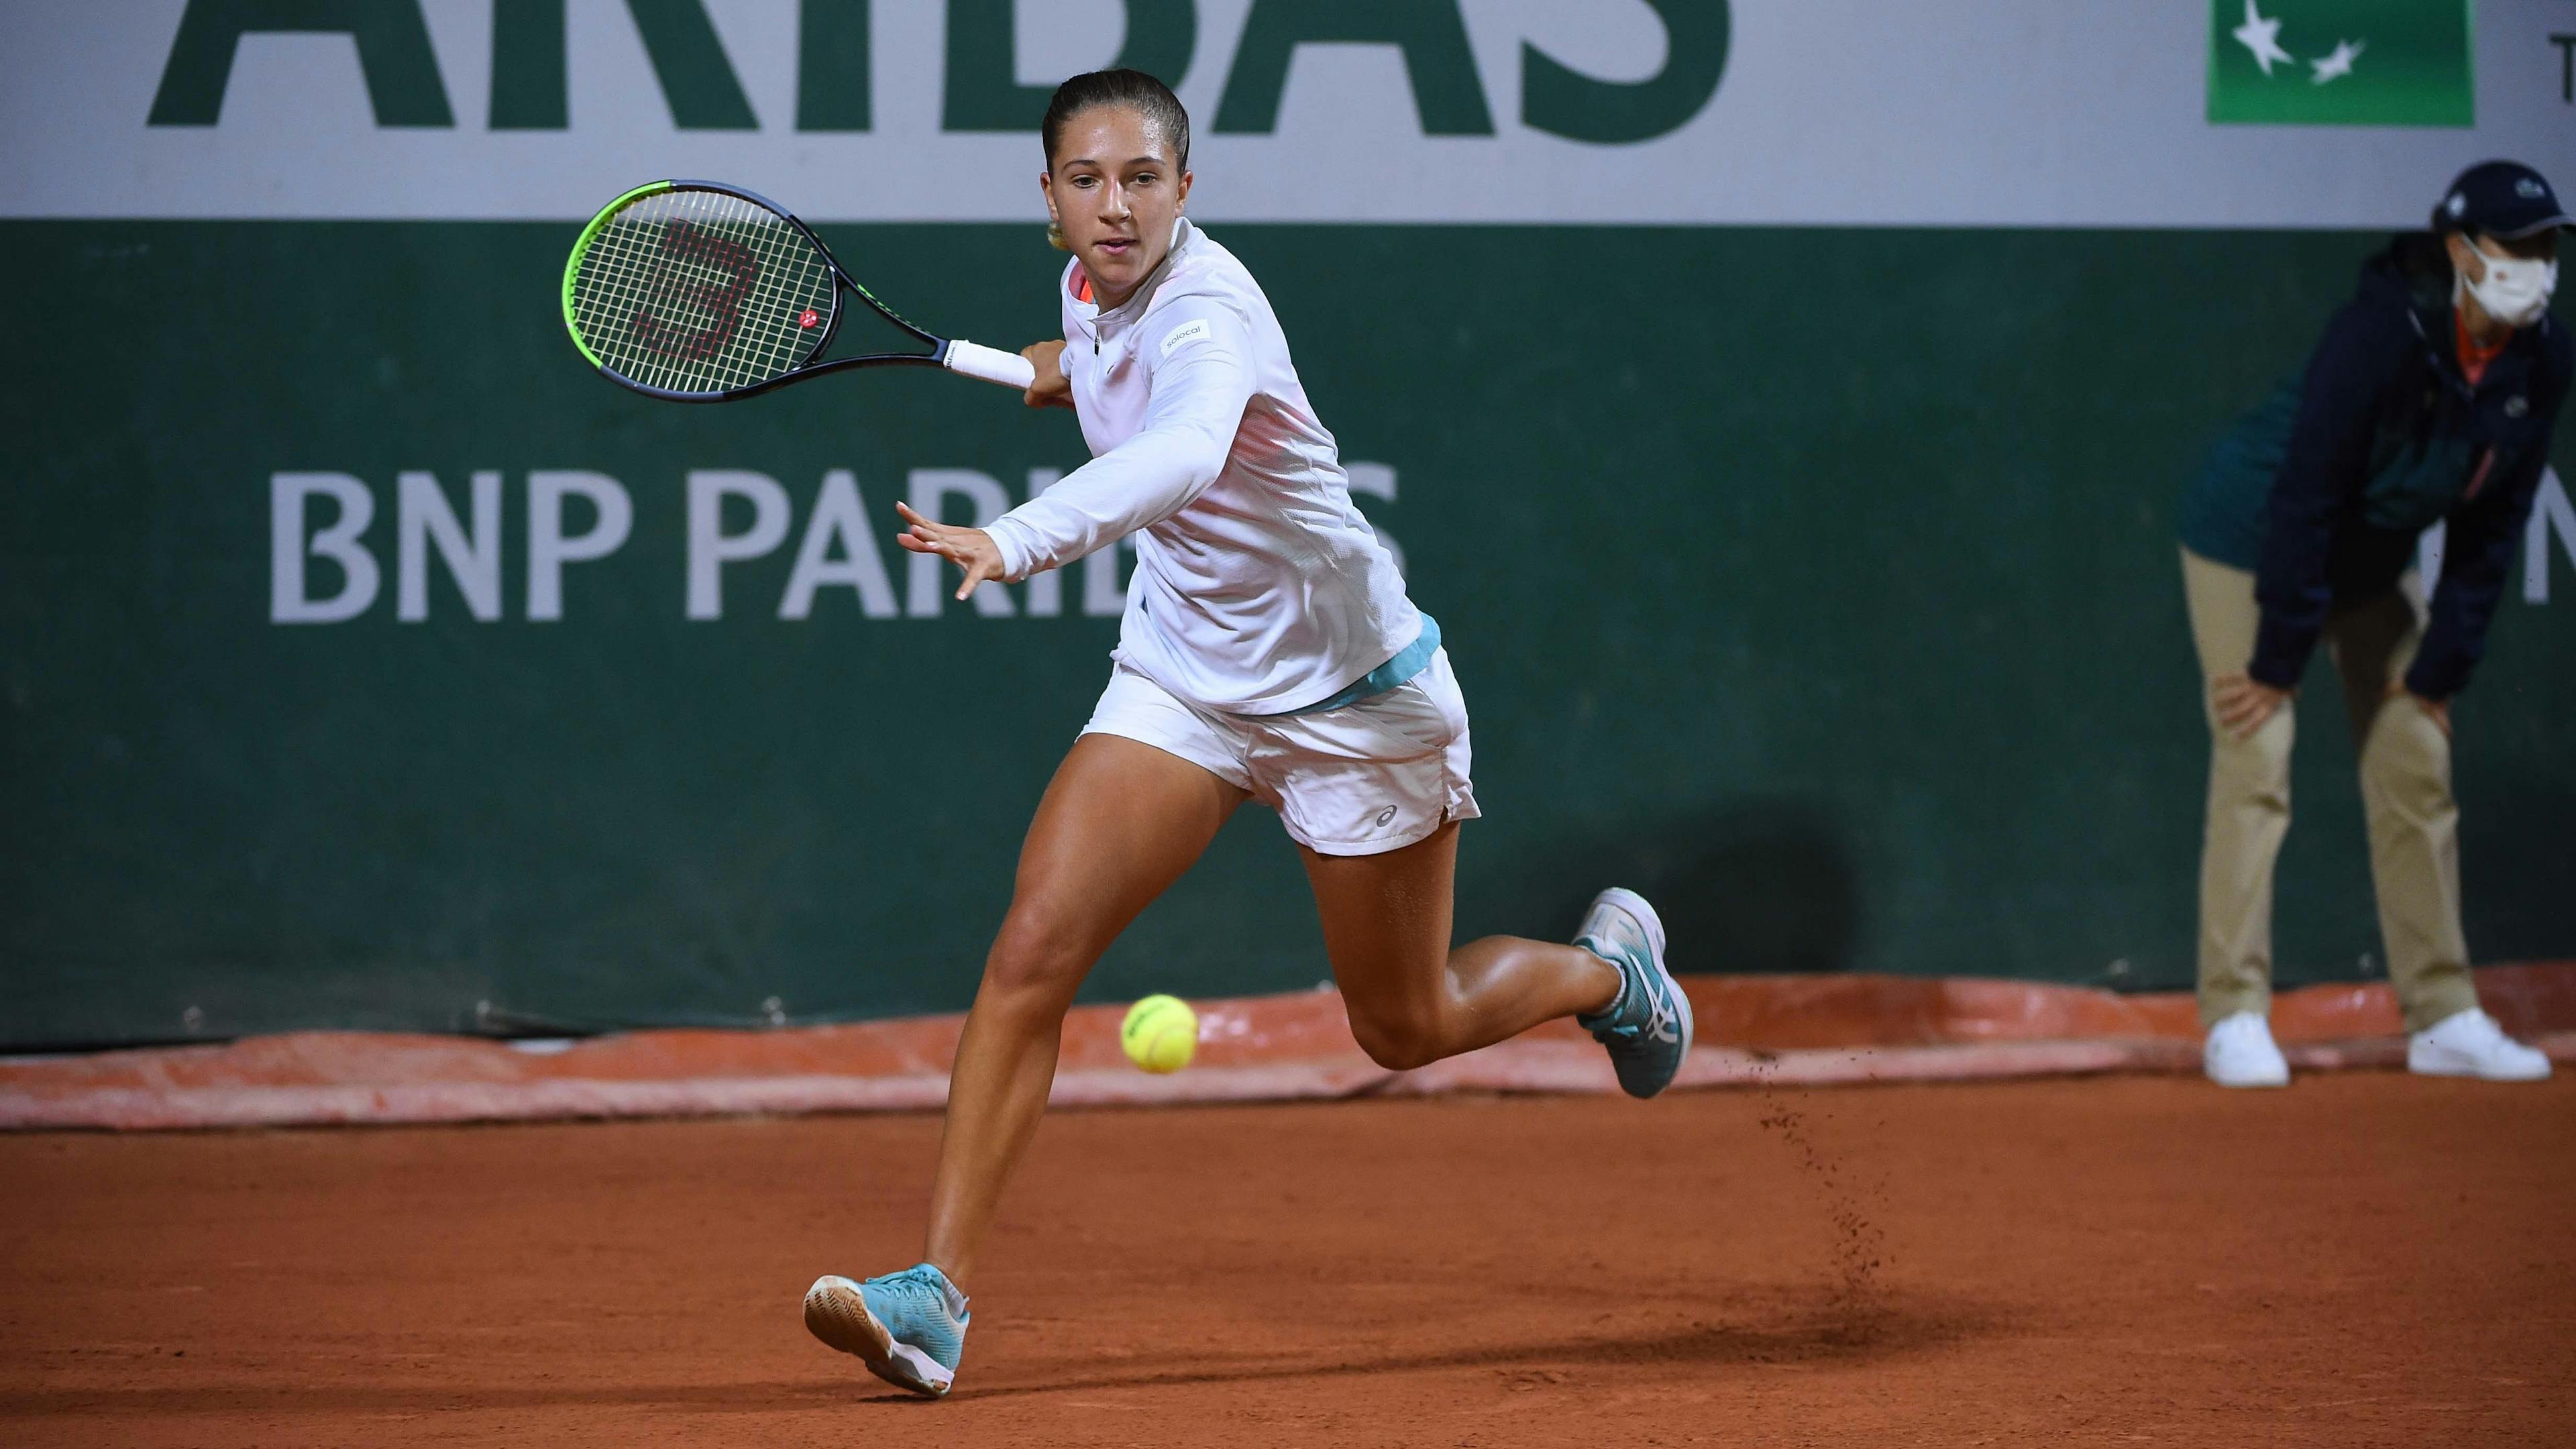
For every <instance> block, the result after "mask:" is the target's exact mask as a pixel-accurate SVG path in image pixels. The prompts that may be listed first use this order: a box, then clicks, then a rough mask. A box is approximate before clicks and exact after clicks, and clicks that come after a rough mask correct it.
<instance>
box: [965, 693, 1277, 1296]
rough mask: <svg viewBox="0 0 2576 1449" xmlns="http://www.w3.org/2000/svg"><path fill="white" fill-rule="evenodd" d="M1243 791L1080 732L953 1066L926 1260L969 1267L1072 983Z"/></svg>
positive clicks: (1153, 754) (1053, 785) (1192, 768)
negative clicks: (1080, 736) (1081, 734)
mask: <svg viewBox="0 0 2576 1449" xmlns="http://www.w3.org/2000/svg"><path fill="white" fill-rule="evenodd" d="M1243 799H1244V792H1243V791H1241V790H1238V789H1236V788H1235V787H1233V786H1232V785H1229V784H1227V783H1225V782H1224V781H1222V780H1220V779H1218V778H1217V777H1216V776H1214V775H1211V774H1209V773H1208V772H1207V771H1206V770H1203V769H1201V768H1199V767H1198V766H1196V765H1193V764H1191V763H1190V762H1188V761H1187V760H1184V759H1181V758H1180V757H1179V756H1177V755H1171V754H1166V753H1164V752H1163V751H1161V750H1158V749H1155V748H1154V747H1153V746H1151V745H1146V744H1139V743H1138V742H1136V741H1134V740H1130V739H1124V738H1121V737H1119V736H1116V735H1102V734H1092V735H1084V736H1083V737H1082V738H1081V739H1079V740H1077V741H1075V742H1074V746H1073V749H1072V751H1071V753H1069V754H1067V755H1066V756H1065V760H1064V763H1063V764H1062V765H1061V766H1059V767H1058V768H1057V770H1056V773H1055V779H1054V780H1053V781H1052V782H1050V783H1049V784H1048V786H1047V791H1046V797H1045V798H1044V799H1043V800H1041V801H1039V802H1038V811H1037V818H1036V819H1035V820H1033V821H1031V822H1030V825H1029V834H1028V839H1027V840H1026V841H1025V842H1024V843H1023V844H1022V845H1021V847H1020V869H1019V875H1018V878H1017V881H1016V883H1015V884H1014V886H1013V889H1012V895H1011V909H1010V914H1008V915H1007V916H1005V917H1004V918H1003V920H1002V930H1001V933H1000V935H999V936H997V937H996V938H995V939H994V941H993V949H992V951H991V953H990V954H989V955H987V956H986V957H985V960H984V981H983V984H982V985H981V986H980V987H978V988H977V989H976V992H975V1005H974V1009H973V1010H971V1011H969V1012H968V1013H967V1014H966V1032H965V1035H964V1036H963V1037H962V1038H960V1040H959V1041H958V1044H957V1064H956V1066H955V1067H954V1068H952V1069H951V1071H950V1074H949V1079H948V1121H947V1129H946V1131H945V1132H944V1133H943V1135H942V1136H941V1138H940V1143H939V1174H938V1177H937V1179H936V1180H935V1182H934V1184H933V1185H932V1187H931V1194H930V1241H929V1244H928V1249H927V1251H926V1253H925V1255H924V1256H926V1257H927V1258H928V1260H929V1261H931V1262H933V1263H937V1264H938V1265H939V1266H940V1267H942V1268H944V1269H946V1270H947V1271H948V1273H949V1274H950V1275H951V1276H956V1277H962V1276H964V1275H965V1274H967V1273H970V1272H972V1271H973V1270H974V1266H975V1250H976V1248H977V1246H978V1245H979V1244H980V1243H981V1242H982V1240H983V1237H984V1230H985V1228H986V1227H987V1226H988V1225H990V1224H991V1222H992V1220H993V1208H994V1204H995V1203H996V1202H997V1201H998V1200H999V1199H1000V1197H1001V1193H1002V1186H1003V1184H1004V1183H1005V1182H1007V1181H1008V1180H1009V1178H1010V1175H1011V1170H1012V1169H1013V1168H1014V1167H1016V1166H1017V1165H1018V1164H1019V1160H1020V1156H1021V1154H1022V1153H1024V1152H1025V1151H1027V1150H1028V1145H1029V1138H1030V1136H1031V1135H1032V1134H1033V1133H1035V1132H1036V1130H1037V1124H1038V1118H1039V1116H1040V1115H1041V1114H1042V1113H1043V1112H1044V1111H1045V1110H1046V1098H1047V1086H1048V1084H1049V1083H1051V1082H1053V1081H1054V1080H1055V1063H1056V1051H1057V1048H1058V1046H1059V1045H1060V1044H1061V1042H1062V1039H1063V1033H1064V1014H1065V1011H1066V1009H1067V1008H1068V1007H1070V1006H1071V1005H1072V1004H1073V994H1074V991H1075V989H1076V988H1077V987H1079V986H1081V985H1082V980H1083V978H1084V977H1085V976H1087V975H1089V974H1090V972H1091V967H1092V963H1093V962H1095V961H1098V960H1099V959H1100V955H1101V953H1102V952H1104V951H1106V950H1108V949H1109V943H1110V942H1112V941H1114V940H1116V939H1117V938H1118V933H1119V932H1121V931H1123V930H1125V929H1127V923H1128V922H1130V921H1133V920H1134V919H1136V916H1137V913H1138V912H1140V911H1142V910H1144V909H1145V907H1146V906H1148V905H1150V904H1152V903H1153V900H1154V898H1155V897H1157V896H1159V895H1161V894H1162V893H1163V892H1164V891H1165V890H1166V889H1168V888H1170V886H1171V884H1172V882H1173V881H1176V880H1178V879H1180V877H1181V873H1182V872H1183V871H1186V870H1188V869H1189V868H1190V865H1191V863H1192V862H1194V861H1196V860H1197V859H1198V858H1199V856H1200V855H1201V854H1202V853H1203V852H1204V851H1206V849H1207V847H1208V842H1209V841H1211V840H1214V839H1215V838H1216V832H1217V828H1218V827H1219V826H1221V825H1223V824H1225V821H1226V817H1227V816H1229V815H1231V814H1233V813H1234V807H1235V806H1237V805H1239V804H1241V803H1243Z"/></svg>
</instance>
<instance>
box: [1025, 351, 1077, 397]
mask: <svg viewBox="0 0 2576 1449" xmlns="http://www.w3.org/2000/svg"><path fill="white" fill-rule="evenodd" d="M1020 356H1022V357H1025V358H1027V359H1028V360H1029V366H1031V367H1033V368H1035V369H1037V374H1038V379H1037V381H1035V382H1033V383H1030V384H1029V388H1028V391H1027V392H1025V393H1022V394H1021V395H1020V401H1022V402H1024V403H1027V404H1028V405H1029V406H1030V407H1033V408H1064V409H1066V410H1068V411H1070V410H1072V408H1073V379H1072V378H1070V377H1067V376H1065V373H1064V339H1063V338H1061V337H1058V338H1056V339H1054V340H1053V341H1050V342H1033V343H1031V344H1029V345H1028V346H1026V347H1023V348H1021V349H1020Z"/></svg>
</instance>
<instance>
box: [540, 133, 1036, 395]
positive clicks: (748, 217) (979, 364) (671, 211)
mask: <svg viewBox="0 0 2576 1449" xmlns="http://www.w3.org/2000/svg"><path fill="white" fill-rule="evenodd" d="M845 292H846V293H850V294H853V295H855V296H857V297H858V298H859V300H861V301H863V302H865V303H867V304H868V305H869V306H871V307H874V308H875V309H877V311H878V312H879V313H881V314H882V315H883V316H884V317H885V319H886V320H887V321H889V322H892V323H893V324H894V325H895V326H897V327H900V328H902V329H903V330H904V331H905V332H908V333H910V334H911V335H913V336H914V337H917V338H919V339H921V340H922V341H923V342H925V343H927V344H929V347H930V350H929V351H928V352H872V353H868V354H867V355H865V356H861V357H836V358H833V359H832V360H831V361H829V362H823V361H818V360H817V359H819V358H820V357H821V356H822V355H823V353H824V351H825V350H826V349H828V348H830V347H831V345H832V338H833V336H834V335H835V334H837V333H838V332H839V331H840V330H841V317H842V307H841V296H842V294H843V293H845ZM563 309H564V326H565V327H566V328H567V329H569V330H570V331H571V333H572V345H573V346H575V347H578V348H580V349H581V355H582V356H583V357H585V358H588V359H589V360H590V364H591V365H592V366H593V367H596V368H598V369H599V372H600V375H601V376H602V377H605V378H607V379H608V380H609V381H611V382H614V383H618V384H620V385H621V386H625V387H630V388H633V389H634V390H635V391H637V392H640V393H642V394H644V395H645V396H646V397H658V398H663V399H666V400H668V401H670V402H732V401H734V400H736V399H737V398H746V397H754V396H757V395H759V394H761V393H764V392H767V391H769V390H770V389H771V388H778V387H785V386H786V385H787V384H789V383H791V382H803V381H804V380H805V379H807V378H809V377H821V376H822V375H823V374H825V373H827V372H840V371H843V370H845V369H848V368H853V367H944V368H946V369H948V370H949V371H950V372H958V373H964V374H965V375H966V376H968V377H980V378H982V379H983V380H985V381H986V382H997V383H1000V384H1002V385H1003V386H1005V387H1016V388H1026V387H1027V386H1029V384H1031V383H1032V382H1035V381H1036V380H1037V370H1036V369H1035V368H1032V367H1031V366H1029V362H1028V359H1027V358H1024V357H1022V356H1020V355H1019V354H1018V353H1015V352H1003V351H1001V350H999V349H997V348H991V347H978V346H976V345H975V344H974V343H972V342H966V341H957V340H950V339H947V338H942V337H935V336H933V335H931V334H930V333H929V332H928V331H925V330H924V329H922V328H920V327H918V326H915V325H914V324H913V323H912V322H911V321H910V320H909V319H907V318H905V317H904V316H903V315H902V314H901V313H899V312H897V311H895V310H894V309H893V308H892V307H889V306H887V305H886V304H885V303H883V302H880V301H878V300H877V297H876V294H875V293H873V292H871V291H869V290H868V289H867V288H865V287H863V286H860V285H859V283H858V279H857V278H854V277H852V276H851V275H850V274H849V272H848V271H846V270H844V269H843V268H842V266H841V264H840V263H839V262H837V261H835V260H833V258H832V253H831V252H830V251H829V250H827V249H825V247H824V245H823V243H822V241H821V239H819V238H817V237H816V236H815V235H814V230H813V228H811V227H809V226H807V225H806V224H805V223H803V222H801V221H799V220H797V219H796V218H795V217H794V216H792V215H790V214H789V213H788V212H786V211H785V210H783V209H781V208H780V207H779V206H778V205H777V204H776V203H774V202H772V201H769V200H768V199H766V198H764V197H760V196H756V195H754V194H752V193H751V192H748V191H745V190H743V189H742V188H740V187H738V186H725V185H722V184H720V183H717V182H713V181H655V182H652V183H650V184H648V185H644V186H638V187H636V188H635V189H634V190H632V191H630V192H627V193H626V194H625V195H624V196H621V197H619V198H617V199H616V200H615V201H612V202H610V203H608V205H607V207H606V208H605V209H603V210H602V211H601V212H600V213H599V215H597V216H594V217H592V218H591V219H590V225H588V226H586V227H583V228H582V229H581V238H580V239H579V240H578V241H575V242H574V243H573V246H572V258H571V260H569V261H567V262H565V263H564V277H563Z"/></svg>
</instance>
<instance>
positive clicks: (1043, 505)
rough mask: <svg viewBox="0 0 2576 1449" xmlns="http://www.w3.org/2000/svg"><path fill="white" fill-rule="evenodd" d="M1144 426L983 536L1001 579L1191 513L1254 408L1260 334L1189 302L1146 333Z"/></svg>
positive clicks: (1210, 305) (1216, 309)
mask: <svg viewBox="0 0 2576 1449" xmlns="http://www.w3.org/2000/svg"><path fill="white" fill-rule="evenodd" d="M1143 334H1144V335H1143V340H1142V341H1141V342H1140V344H1139V347H1138V349H1137V351H1138V361H1139V362H1140V363H1141V364H1142V365H1143V366H1144V368H1145V370H1146V376H1147V379H1148V382H1147V387H1148V391H1147V398H1146V404H1145V421H1144V426H1143V427H1142V428H1140V429H1138V430H1137V432H1136V435H1135V436H1134V437H1132V438H1129V439H1128V440H1127V441H1126V442H1124V443H1121V444H1119V445H1118V446H1117V447H1115V448H1112V449H1110V450H1109V451H1108V452H1106V453H1103V454H1101V455H1100V456H1099V457H1097V458H1094V459H1092V460H1091V461H1090V462H1089V463H1087V464H1084V465H1083V466H1082V467H1080V468H1077V469H1075V470H1074V471H1073V472H1072V473H1069V474H1067V475H1066V476H1065V477H1064V478H1063V480H1061V481H1060V482H1058V483H1057V484H1056V485H1055V486H1054V487H1052V488H1049V489H1048V490H1047V491H1046V492H1044V493H1042V494H1039V495H1038V496H1037V497H1035V498H1032V499H1030V500H1029V501H1028V502H1026V503H1023V504H1021V505H1020V506H1019V507H1017V508H1014V509H1012V510H1011V511H1010V512H1008V513H1006V514H1004V515H1002V516H1001V517H1000V518H998V519H995V520H994V521H993V523H992V524H991V526H990V527H988V528H987V529H986V530H985V531H986V532H987V533H988V534H990V535H991V536H992V538H993V541H994V544H995V546H996V548H997V549H998V551H999V552H1000V555H1001V562H1002V570H1001V572H1000V573H998V574H996V575H995V577H997V578H1001V579H1004V580H1014V579H1021V578H1025V577H1027V576H1028V575H1030V574H1033V573H1037V572H1039V571H1041V570H1044V569H1051V568H1056V567H1058V566H1060V565H1063V564H1067V563H1071V562H1072V561H1073V560H1075V559H1078V558H1081V557H1082V556H1083V555H1085V554H1088V553H1090V552H1092V551H1094V550H1096V549H1099V548H1102V547H1105V546H1107V545H1109V544H1112V543H1115V542H1117V541H1118V540H1119V539H1121V538H1124V537H1126V536H1127V535H1128V534H1131V533H1134V532H1135V531H1136V530H1138V529H1140V528H1147V527H1151V526H1152V525H1154V524H1156V523H1159V522H1161V521H1162V520H1164V519H1166V518H1169V517H1171V516H1172V515H1173V514H1175V513H1177V512H1179V511H1180V510H1181V509H1183V508H1185V507H1187V506H1189V504H1190V503H1191V502H1192V501H1193V500H1195V499H1196V498H1197V497H1198V496H1199V495H1200V494H1202V493H1204V492H1206V491H1207V489H1208V485H1210V484H1212V483H1214V482H1215V481H1216V478H1217V475H1218V474H1219V473H1221V472H1223V471H1224V469H1225V460H1226V456H1227V455H1228V454H1229V453H1231V452H1233V451H1234V436H1235V433H1236V432H1237V431H1238V430H1240V429H1241V428H1242V426H1243V411H1244V409H1245V408H1246V407H1248V406H1250V405H1251V402H1252V388H1253V368H1252V334H1251V329H1250V328H1248V327H1246V326H1245V325H1244V322H1243V319H1242V318H1241V317H1239V316H1237V315H1236V314H1235V313H1234V311H1233V310H1232V309H1231V308H1229V307H1227V306H1226V305H1225V304H1223V303H1222V302H1217V301H1214V300H1212V299H1206V298H1197V297H1188V298H1183V299H1181V300H1179V301H1177V302H1174V303H1172V304H1171V305H1170V306H1167V307H1162V308H1158V309H1157V310H1156V311H1155V312H1154V313H1153V314H1152V315H1151V316H1150V317H1149V318H1148V319H1147V320H1146V321H1145V323H1144V324H1143Z"/></svg>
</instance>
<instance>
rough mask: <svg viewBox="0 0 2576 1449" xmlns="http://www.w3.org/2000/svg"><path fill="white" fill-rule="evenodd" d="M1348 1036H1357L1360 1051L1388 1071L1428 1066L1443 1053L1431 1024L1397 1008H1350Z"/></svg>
mask: <svg viewBox="0 0 2576 1449" xmlns="http://www.w3.org/2000/svg"><path fill="white" fill-rule="evenodd" d="M1351 1035H1352V1036H1353V1037H1355V1038H1357V1039H1358V1041H1359V1044H1360V1050H1361V1051H1364V1052H1366V1053H1368V1058H1369V1060H1370V1061H1373V1062H1375V1063H1377V1064H1378V1065H1379V1066H1381V1067H1384V1068H1386V1069H1387V1070H1388V1071H1391V1072H1409V1071H1412V1070H1413V1069H1414V1068H1416V1067H1427V1066H1429V1065H1431V1064H1432V1063H1433V1062H1436V1061H1438V1060H1440V1058H1441V1057H1442V1056H1444V1055H1445V1053H1444V1052H1443V1051H1442V1050H1441V1048H1440V1035H1439V1032H1438V1031H1437V1030H1436V1029H1435V1028H1434V1027H1433V1025H1432V1023H1430V1022H1426V1021H1420V1020H1417V1019H1415V1018H1413V1017H1412V1016H1409V1015H1407V1014H1406V1013H1403V1012H1400V1011H1366V1010H1362V1009H1360V1008H1358V1007H1354V1008H1352V1010H1351Z"/></svg>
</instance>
